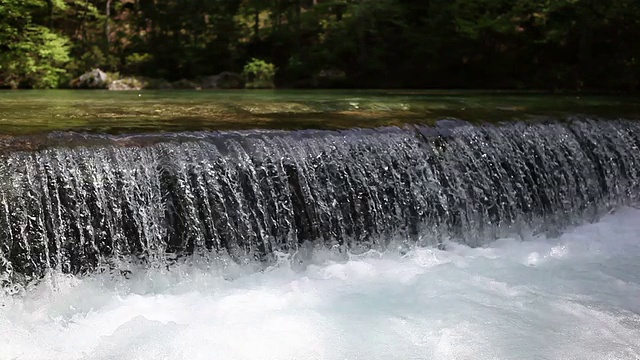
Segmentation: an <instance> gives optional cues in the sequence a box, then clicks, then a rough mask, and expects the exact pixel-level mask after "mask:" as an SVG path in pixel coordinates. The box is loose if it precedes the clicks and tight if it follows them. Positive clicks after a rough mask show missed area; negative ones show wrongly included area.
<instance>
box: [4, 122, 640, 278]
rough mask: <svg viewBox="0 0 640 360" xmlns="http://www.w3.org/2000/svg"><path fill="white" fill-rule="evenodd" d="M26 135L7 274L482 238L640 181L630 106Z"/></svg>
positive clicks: (9, 230)
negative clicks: (131, 260) (397, 122)
mask: <svg viewBox="0 0 640 360" xmlns="http://www.w3.org/2000/svg"><path fill="white" fill-rule="evenodd" d="M3 141H5V142H7V141H9V140H3ZM11 141H13V143H11V144H6V143H5V144H3V145H2V147H1V148H0V149H1V152H0V281H5V282H11V281H15V280H16V279H26V280H29V279H33V278H38V277H42V276H43V274H45V273H46V272H47V271H51V270H54V271H61V272H67V273H83V272H86V271H90V270H92V269H95V268H97V267H99V266H102V265H104V264H109V263H111V262H112V261H114V259H122V258H127V257H136V258H138V259H142V260H143V261H148V262H158V261H160V262H162V261H168V260H167V259H169V258H173V257H176V256H181V255H185V254H193V253H201V254H221V253H224V254H226V255H228V256H230V257H231V258H232V259H234V260H235V261H237V262H249V261H262V262H268V261H270V259H271V258H272V256H273V254H274V252H284V253H293V252H295V251H297V250H299V249H301V248H302V247H305V246H307V247H308V246H311V247H312V248H313V247H322V248H336V249H343V250H347V249H348V250H349V251H359V250H364V249H370V248H381V249H384V248H386V247H388V246H389V244H390V243H393V244H400V245H406V246H412V245H415V244H417V245H426V246H429V245H431V246H438V245H440V244H442V243H443V242H446V241H457V242H462V243H465V244H468V245H470V246H482V245H484V244H486V243H488V242H490V241H491V240H492V239H495V238H496V237H499V236H506V235H519V234H523V233H530V232H533V233H551V234H553V233H557V232H558V231H561V230H562V229H563V228H565V227H567V226H571V225H573V224H577V223H579V222H583V221H592V220H595V219H596V218H597V217H598V216H600V215H601V214H603V213H604V212H606V211H609V210H611V209H615V208H616V207H617V206H620V205H624V204H633V203H635V202H637V201H638V198H639V196H640V191H639V190H640V151H639V147H640V123H637V122H633V121H626V120H597V121H595V120H588V119H571V120H567V121H563V122H558V121H546V122H531V123H508V124H497V125H489V124H487V125H472V124H469V123H465V122H461V121H453V120H447V121H440V122H439V123H438V125H437V126H433V127H428V126H406V127H402V128H395V127H393V128H392V127H385V128H378V129H349V130H342V131H319V130H304V131H244V132H242V131H241V132H206V133H204V132H203V133H179V134H167V135H162V134H156V135H138V136H123V135H120V136H106V135H87V134H78V133H76V134H72V133H64V134H62V133H58V134H50V135H48V136H46V137H45V138H44V139H40V140H37V141H36V140H33V141H31V140H30V141H26V140H24V139H23V140H16V139H14V140H11ZM33 142H36V143H35V144H34V143H33ZM18 143H20V144H23V145H21V146H18V145H16V144H18ZM25 143H27V145H24V144H25Z"/></svg>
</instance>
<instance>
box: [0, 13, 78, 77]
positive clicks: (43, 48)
mask: <svg viewBox="0 0 640 360" xmlns="http://www.w3.org/2000/svg"><path fill="white" fill-rule="evenodd" d="M53 4H54V5H55V4H58V3H56V2H54V3H53ZM43 6H44V3H43V2H40V1H35V0H31V1H15V0H7V1H6V2H3V3H2V4H1V5H0V15H1V17H2V18H4V19H5V20H6V21H5V22H3V23H2V25H0V49H1V50H2V51H0V86H3V87H10V88H17V87H33V88H53V87H57V86H58V84H59V81H60V77H61V76H62V75H63V74H64V73H65V70H64V69H63V66H64V64H65V63H66V62H68V61H69V59H70V58H69V47H68V40H67V39H66V38H65V37H64V36H61V35H58V34H56V33H55V32H53V31H52V30H51V29H48V28H47V27H45V26H41V25H38V24H36V23H35V21H34V19H33V17H32V13H33V12H35V11H37V10H38V9H40V8H42V7H43Z"/></svg>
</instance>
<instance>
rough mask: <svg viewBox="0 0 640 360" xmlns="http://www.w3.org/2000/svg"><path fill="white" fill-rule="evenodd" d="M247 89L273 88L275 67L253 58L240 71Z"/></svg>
mask: <svg viewBox="0 0 640 360" xmlns="http://www.w3.org/2000/svg"><path fill="white" fill-rule="evenodd" d="M242 75H243V76H244V78H245V80H246V81H247V85H246V86H247V87H248V88H273V87H275V85H274V83H273V81H274V78H275V76H276V66H275V65H273V64H272V63H268V62H266V61H264V60H261V59H256V58H253V59H251V61H249V62H248V63H247V64H246V65H245V66H244V70H243V71H242Z"/></svg>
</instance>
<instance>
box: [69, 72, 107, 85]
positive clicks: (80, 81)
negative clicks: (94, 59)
mask: <svg viewBox="0 0 640 360" xmlns="http://www.w3.org/2000/svg"><path fill="white" fill-rule="evenodd" d="M108 86H109V81H108V77H107V73H105V72H104V71H102V70H100V69H93V70H91V71H89V72H86V73H84V74H82V75H80V77H79V78H77V79H75V80H73V81H72V82H71V87H73V88H77V89H106V88H107V87H108Z"/></svg>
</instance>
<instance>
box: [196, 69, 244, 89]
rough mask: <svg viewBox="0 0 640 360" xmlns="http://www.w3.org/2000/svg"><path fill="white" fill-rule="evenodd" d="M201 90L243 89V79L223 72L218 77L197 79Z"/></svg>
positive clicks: (229, 72)
mask: <svg viewBox="0 0 640 360" xmlns="http://www.w3.org/2000/svg"><path fill="white" fill-rule="evenodd" d="M199 82H200V86H201V88H203V89H243V88H244V79H243V78H242V76H240V74H237V73H234V72H231V71H223V72H221V73H220V74H218V75H211V76H205V77H202V78H200V79H199Z"/></svg>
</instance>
